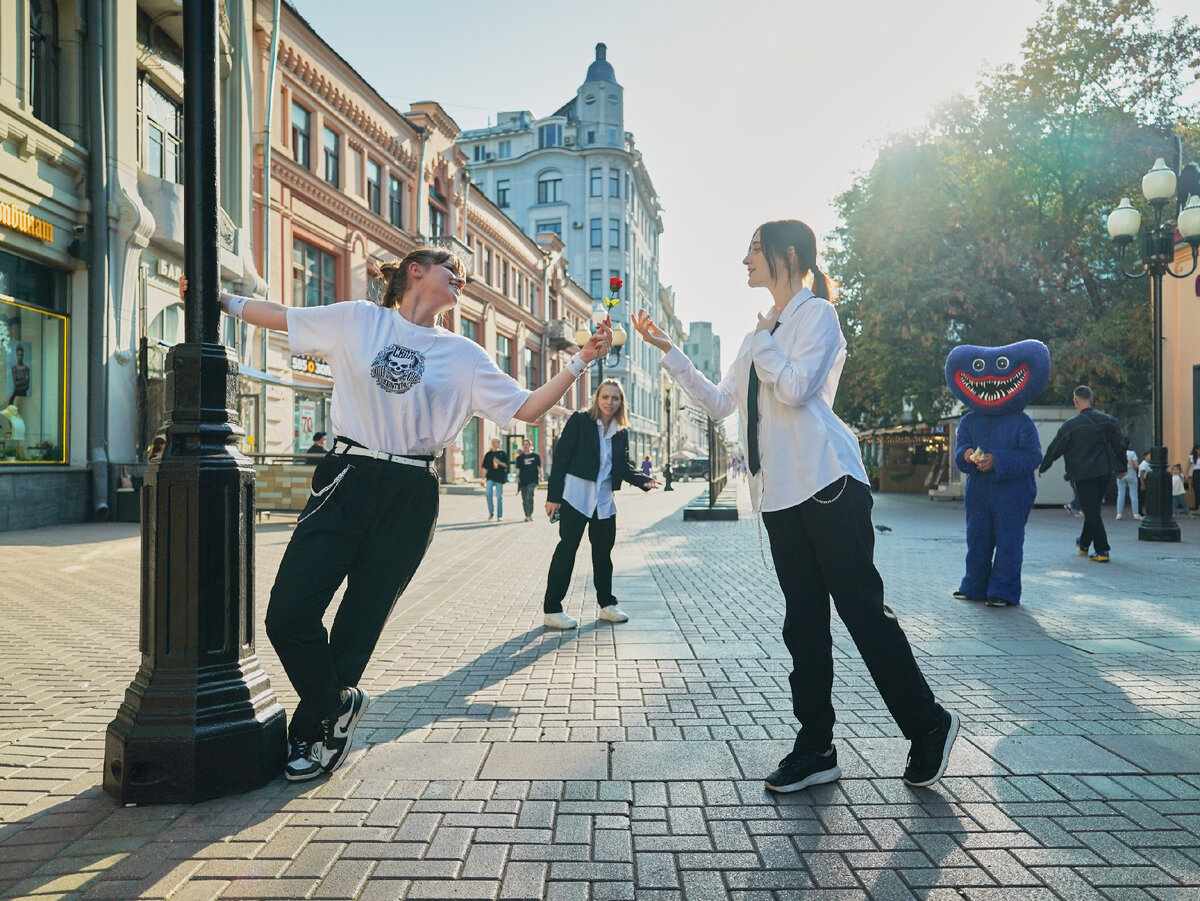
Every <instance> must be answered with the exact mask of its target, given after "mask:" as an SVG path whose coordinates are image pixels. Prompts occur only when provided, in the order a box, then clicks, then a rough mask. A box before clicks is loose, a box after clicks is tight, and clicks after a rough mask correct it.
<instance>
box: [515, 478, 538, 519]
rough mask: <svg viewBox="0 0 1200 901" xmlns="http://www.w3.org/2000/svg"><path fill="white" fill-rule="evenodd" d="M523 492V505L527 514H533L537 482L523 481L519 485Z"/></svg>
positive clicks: (519, 489) (518, 487)
mask: <svg viewBox="0 0 1200 901" xmlns="http://www.w3.org/2000/svg"><path fill="white" fill-rule="evenodd" d="M517 490H518V491H520V492H521V505H522V506H523V507H524V508H525V515H526V516H533V493H534V492H535V491H537V482H522V483H521V484H519V485H518V486H517Z"/></svg>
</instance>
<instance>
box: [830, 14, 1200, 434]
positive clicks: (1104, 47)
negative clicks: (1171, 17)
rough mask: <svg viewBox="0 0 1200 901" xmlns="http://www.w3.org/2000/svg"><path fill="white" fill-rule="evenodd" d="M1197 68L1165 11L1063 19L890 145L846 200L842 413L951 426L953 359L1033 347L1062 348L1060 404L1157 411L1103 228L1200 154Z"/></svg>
mask: <svg viewBox="0 0 1200 901" xmlns="http://www.w3.org/2000/svg"><path fill="white" fill-rule="evenodd" d="M1197 66H1200V28H1197V27H1195V26H1192V25H1190V24H1189V23H1188V21H1187V20H1186V19H1177V20H1175V21H1174V22H1172V23H1171V25H1170V26H1168V27H1166V28H1165V29H1158V28H1156V26H1155V22H1154V6H1153V3H1152V2H1151V0H1117V2H1112V0H1063V2H1059V3H1051V4H1049V5H1048V6H1047V9H1046V10H1045V12H1044V13H1043V14H1042V16H1041V17H1040V18H1039V19H1038V21H1037V23H1036V24H1035V25H1034V26H1033V27H1032V28H1031V29H1030V30H1029V31H1028V33H1027V36H1026V39H1025V42H1024V44H1023V62H1022V63H1021V64H1020V66H1009V67H1004V68H1001V69H998V70H996V71H994V72H992V73H990V74H989V75H987V76H985V77H984V79H983V81H982V82H981V85H980V88H979V90H978V94H977V96H975V97H970V98H968V97H959V98H956V99H954V100H953V101H951V102H949V103H947V104H946V105H944V106H943V107H942V108H941V109H939V110H938V111H937V112H936V113H935V114H934V115H933V116H932V117H931V118H930V120H929V122H928V123H927V125H926V126H925V127H924V128H923V129H921V130H920V131H918V132H916V133H913V134H909V135H905V136H902V137H900V138H897V139H895V140H893V141H892V142H891V143H890V144H888V145H887V146H885V147H884V148H883V149H882V150H881V151H880V153H879V155H878V157H877V159H876V160H875V163H874V165H873V166H872V167H871V169H870V170H869V171H868V172H866V173H864V174H863V175H862V176H860V177H859V178H858V179H857V180H856V181H855V183H854V184H853V185H852V186H851V187H850V188H849V189H848V190H847V191H846V192H845V193H843V194H842V195H841V196H840V197H839V198H838V201H837V203H838V209H839V213H840V218H841V222H842V225H841V226H840V227H839V228H838V229H837V231H836V232H835V235H834V244H835V246H834V248H833V250H832V264H831V267H830V268H831V272H832V273H833V275H834V276H835V278H837V279H838V280H839V282H840V283H841V287H842V296H841V301H840V303H839V312H840V315H841V316H842V321H843V326H844V327H845V330H846V335H847V340H848V342H849V353H850V354H851V355H852V363H851V364H850V365H848V366H847V367H846V374H845V376H844V378H843V380H842V385H841V389H840V391H839V397H838V409H839V413H840V414H841V415H842V416H843V417H845V418H846V419H847V420H848V421H850V422H852V423H855V424H858V425H863V426H871V425H877V424H889V423H891V422H894V421H895V420H896V419H897V418H898V417H899V416H900V414H901V412H902V411H903V410H906V409H910V408H911V409H912V410H913V411H914V412H915V413H917V414H918V415H919V416H921V417H922V418H924V419H927V420H932V419H936V418H937V417H939V416H941V415H943V414H944V413H945V412H947V410H948V409H949V407H950V405H951V402H952V398H951V395H950V393H949V391H948V390H947V389H946V387H945V383H944V380H943V375H942V370H943V365H944V362H945V358H946V355H947V354H948V353H949V351H950V350H951V349H952V348H953V347H954V346H956V345H958V344H980V345H999V344H1007V343H1009V342H1012V341H1018V340H1021V339H1024V338H1038V339H1039V340H1042V341H1044V342H1045V343H1046V344H1047V345H1048V346H1049V347H1050V352H1051V356H1052V359H1053V361H1054V370H1053V376H1052V379H1051V384H1050V386H1049V388H1048V389H1047V391H1046V392H1045V394H1044V395H1043V397H1042V400H1043V402H1067V398H1068V397H1069V394H1070V390H1071V388H1073V387H1074V386H1075V385H1076V384H1079V383H1081V382H1087V383H1089V384H1091V385H1093V386H1094V387H1096V388H1098V389H1099V391H1100V392H1102V397H1103V398H1104V399H1105V403H1106V404H1109V405H1115V404H1116V403H1119V402H1122V401H1127V400H1138V399H1145V398H1147V397H1148V396H1149V392H1150V387H1149V386H1150V368H1151V334H1150V332H1151V324H1150V316H1151V311H1150V302H1149V297H1148V291H1147V289H1146V285H1145V283H1141V282H1133V281H1130V280H1129V279H1125V278H1123V277H1121V276H1120V275H1119V273H1118V272H1117V269H1116V262H1115V255H1114V252H1113V247H1112V244H1111V242H1110V240H1109V239H1108V235H1107V232H1106V229H1105V222H1104V214H1105V213H1106V212H1107V210H1109V209H1111V208H1112V207H1113V206H1115V205H1116V203H1117V202H1118V200H1119V199H1120V197H1121V196H1123V195H1130V194H1131V193H1133V192H1134V191H1135V190H1136V188H1137V186H1138V183H1139V179H1140V177H1141V175H1142V173H1144V172H1145V171H1146V169H1148V168H1149V166H1150V164H1151V163H1152V162H1153V158H1154V157H1155V156H1163V155H1168V156H1169V154H1170V153H1171V147H1172V142H1173V139H1172V138H1171V135H1172V132H1176V133H1178V134H1181V135H1183V136H1184V140H1185V143H1189V144H1192V143H1193V140H1192V139H1194V138H1195V135H1196V128H1195V125H1196V122H1197V120H1198V117H1197V113H1198V110H1197V108H1196V106H1191V107H1188V106H1186V105H1184V104H1183V103H1182V101H1181V98H1182V97H1183V92H1184V88H1185V84H1186V83H1187V82H1190V80H1191V78H1192V73H1193V71H1194V70H1195V69H1196V67H1197ZM1185 79H1186V81H1185ZM1185 158H1192V154H1191V153H1188V152H1185ZM1135 202H1136V200H1135Z"/></svg>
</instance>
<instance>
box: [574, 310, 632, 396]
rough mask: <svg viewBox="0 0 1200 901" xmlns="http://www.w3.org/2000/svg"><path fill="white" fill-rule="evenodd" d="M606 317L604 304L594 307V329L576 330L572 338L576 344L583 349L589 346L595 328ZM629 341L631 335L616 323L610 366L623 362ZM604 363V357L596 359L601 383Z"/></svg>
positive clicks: (613, 329) (584, 327)
mask: <svg viewBox="0 0 1200 901" xmlns="http://www.w3.org/2000/svg"><path fill="white" fill-rule="evenodd" d="M606 316H608V310H607V309H605V307H604V305H603V304H596V305H595V306H593V307H592V326H593V327H592V328H591V329H589V328H588V327H587V326H586V325H581V326H579V328H577V329H575V334H574V335H573V336H572V337H573V338H574V339H575V343H576V344H577V345H579V346H580V347H583V345H585V344H587V343H588V339H589V338H591V337H592V332H593V331H595V328H596V327H598V326H599V325H600V323H601V322H603V321H604V319H605V317H606ZM627 340H629V333H628V332H626V331H625V328H624V326H622V325H621V323H619V322H614V323H613V327H612V351H611V352H610V353H609V356H611V357H612V358H613V361H612V363H611V364H609V365H611V366H616V365H617V364H619V363H620V362H621V350H622V348H624V347H625V342H626V341H627ZM604 361H605V358H604V357H597V358H596V367H597V369H598V370H599V374H600V381H601V382H603V381H604Z"/></svg>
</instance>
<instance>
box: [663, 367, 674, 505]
mask: <svg viewBox="0 0 1200 901" xmlns="http://www.w3.org/2000/svg"><path fill="white" fill-rule="evenodd" d="M663 403H664V404H666V407H667V465H666V466H664V467H663V491H674V490H675V487H674V486H673V485H672V484H671V482H672V481H673V479H672V478H671V389H670V388H668V389H667V393H666V396H665V397H664V398H663Z"/></svg>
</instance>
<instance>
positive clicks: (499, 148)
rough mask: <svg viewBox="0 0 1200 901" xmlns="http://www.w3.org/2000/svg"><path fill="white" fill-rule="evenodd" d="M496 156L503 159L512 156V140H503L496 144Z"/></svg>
mask: <svg viewBox="0 0 1200 901" xmlns="http://www.w3.org/2000/svg"><path fill="white" fill-rule="evenodd" d="M496 156H498V157H499V158H500V159H502V160H506V159H508V158H509V157H510V156H512V141H501V142H500V143H499V144H497V145H496Z"/></svg>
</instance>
